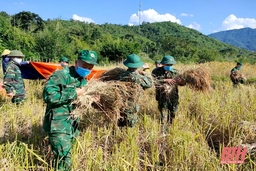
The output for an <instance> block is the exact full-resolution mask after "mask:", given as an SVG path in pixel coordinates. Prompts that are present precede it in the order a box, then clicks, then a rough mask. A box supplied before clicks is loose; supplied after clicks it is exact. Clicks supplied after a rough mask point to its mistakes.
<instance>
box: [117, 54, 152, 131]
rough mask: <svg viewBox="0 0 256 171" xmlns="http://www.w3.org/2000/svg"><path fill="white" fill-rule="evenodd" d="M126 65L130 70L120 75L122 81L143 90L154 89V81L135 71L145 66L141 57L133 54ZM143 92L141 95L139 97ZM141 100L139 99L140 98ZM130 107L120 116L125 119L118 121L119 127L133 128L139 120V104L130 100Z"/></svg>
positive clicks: (126, 61)
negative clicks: (133, 84) (136, 85)
mask: <svg viewBox="0 0 256 171" xmlns="http://www.w3.org/2000/svg"><path fill="white" fill-rule="evenodd" d="M124 65H125V66H127V67H128V69H127V70H126V71H125V72H123V73H121V74H120V76H119V77H120V81H124V82H133V83H135V84H138V85H140V86H141V87H142V88H143V89H146V88H150V87H152V79H151V78H150V77H148V76H146V75H141V74H139V73H138V72H136V71H135V70H134V69H135V68H139V67H141V66H142V65H143V62H142V61H141V59H140V57H139V56H138V55H135V54H131V55H129V56H128V57H127V59H126V60H125V61H124ZM141 94H142V92H140V93H139V96H140V95H141ZM138 98H139V97H138ZM129 102H130V105H129V106H130V107H129V108H126V109H125V110H123V112H122V113H120V115H121V116H122V117H123V118H121V119H119V120H118V126H120V127H123V126H129V127H133V126H134V125H135V124H136V122H137V120H138V116H137V112H138V111H139V105H138V102H137V101H136V100H135V99H132V98H131V99H129Z"/></svg>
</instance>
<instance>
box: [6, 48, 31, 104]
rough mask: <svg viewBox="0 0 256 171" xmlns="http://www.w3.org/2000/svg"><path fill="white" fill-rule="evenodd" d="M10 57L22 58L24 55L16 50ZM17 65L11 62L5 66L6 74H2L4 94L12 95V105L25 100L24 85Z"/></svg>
mask: <svg viewBox="0 0 256 171" xmlns="http://www.w3.org/2000/svg"><path fill="white" fill-rule="evenodd" d="M9 56H10V57H15V56H18V57H23V56H24V55H23V54H22V53H21V52H20V51H17V50H14V51H11V52H10V54H9ZM18 65H19V64H18V63H17V62H15V61H13V60H11V61H10V62H8V63H7V64H6V72H5V74H4V88H5V90H6V93H7V94H9V93H13V94H14V96H13V98H12V103H15V104H20V103H22V102H23V101H24V100H25V99H26V91H25V84H24V81H23V78H22V76H21V71H20V69H19V67H18Z"/></svg>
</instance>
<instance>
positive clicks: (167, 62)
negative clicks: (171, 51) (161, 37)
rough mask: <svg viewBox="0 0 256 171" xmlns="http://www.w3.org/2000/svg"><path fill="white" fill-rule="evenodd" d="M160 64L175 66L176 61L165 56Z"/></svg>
mask: <svg viewBox="0 0 256 171" xmlns="http://www.w3.org/2000/svg"><path fill="white" fill-rule="evenodd" d="M161 64H176V61H175V59H174V58H173V57H172V56H170V55H166V56H164V57H163V59H162V61H161Z"/></svg>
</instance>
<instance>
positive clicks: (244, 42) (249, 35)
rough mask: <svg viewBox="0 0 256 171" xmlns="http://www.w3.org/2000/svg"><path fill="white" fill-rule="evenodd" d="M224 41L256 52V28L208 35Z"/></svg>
mask: <svg viewBox="0 0 256 171" xmlns="http://www.w3.org/2000/svg"><path fill="white" fill-rule="evenodd" d="M208 36H209V37H212V38H215V39H217V40H220V41H222V42H224V43H228V44H231V45H234V46H236V47H239V48H244V49H247V50H250V51H254V52H256V29H252V28H243V29H236V30H228V31H221V32H217V33H212V34H210V35H208Z"/></svg>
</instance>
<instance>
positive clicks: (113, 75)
mask: <svg viewBox="0 0 256 171" xmlns="http://www.w3.org/2000/svg"><path fill="white" fill-rule="evenodd" d="M125 70H126V69H125V68H120V67H116V68H114V69H110V70H107V71H105V72H104V73H103V74H101V76H100V80H101V81H113V80H119V79H120V78H119V75H120V73H122V72H124V71H125Z"/></svg>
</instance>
